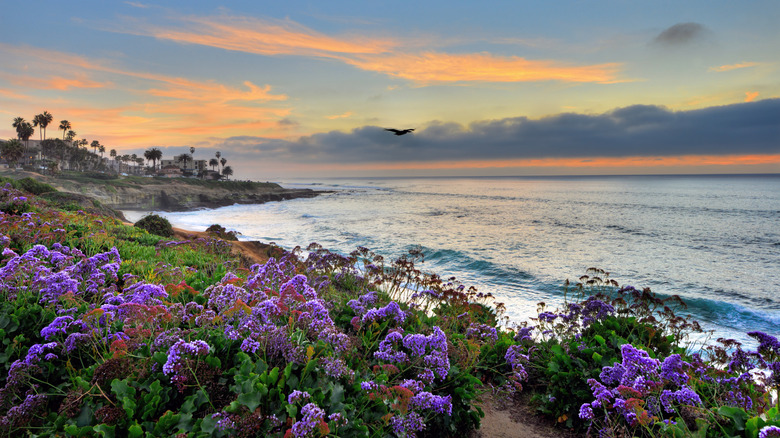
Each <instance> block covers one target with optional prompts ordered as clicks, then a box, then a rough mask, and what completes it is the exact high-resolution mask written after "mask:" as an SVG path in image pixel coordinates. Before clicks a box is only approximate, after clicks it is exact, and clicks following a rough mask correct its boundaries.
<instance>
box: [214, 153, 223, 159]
mask: <svg viewBox="0 0 780 438" xmlns="http://www.w3.org/2000/svg"><path fill="white" fill-rule="evenodd" d="M214 156H215V157H217V161H219V157H221V156H222V152H220V151H217V152H216V153H215V154H214Z"/></svg>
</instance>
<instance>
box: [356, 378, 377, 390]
mask: <svg viewBox="0 0 780 438" xmlns="http://www.w3.org/2000/svg"><path fill="white" fill-rule="evenodd" d="M360 388H361V389H362V390H363V391H375V390H376V389H377V388H379V385H377V384H376V383H375V382H374V381H372V380H369V381H367V382H360Z"/></svg>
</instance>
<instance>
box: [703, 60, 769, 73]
mask: <svg viewBox="0 0 780 438" xmlns="http://www.w3.org/2000/svg"><path fill="white" fill-rule="evenodd" d="M757 65H760V63H758V62H741V63H739V64H731V65H721V66H718V67H710V68H709V71H716V72H723V71H731V70H737V69H740V68H748V67H755V66H757Z"/></svg>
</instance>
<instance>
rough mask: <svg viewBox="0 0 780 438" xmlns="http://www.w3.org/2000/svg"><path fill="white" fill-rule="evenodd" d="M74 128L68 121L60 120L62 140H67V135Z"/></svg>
mask: <svg viewBox="0 0 780 438" xmlns="http://www.w3.org/2000/svg"><path fill="white" fill-rule="evenodd" d="M70 128H72V126H71V125H70V122H69V121H67V120H60V129H62V139H63V140H65V134H66V133H67V132H68V131H69V130H70Z"/></svg>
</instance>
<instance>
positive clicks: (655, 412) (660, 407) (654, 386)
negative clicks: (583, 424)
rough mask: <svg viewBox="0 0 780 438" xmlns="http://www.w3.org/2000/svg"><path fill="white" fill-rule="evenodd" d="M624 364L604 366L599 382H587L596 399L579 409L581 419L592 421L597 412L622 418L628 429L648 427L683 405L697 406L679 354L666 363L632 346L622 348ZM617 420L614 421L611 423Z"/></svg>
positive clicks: (608, 416)
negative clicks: (596, 410) (598, 410)
mask: <svg viewBox="0 0 780 438" xmlns="http://www.w3.org/2000/svg"><path fill="white" fill-rule="evenodd" d="M621 355H622V361H621V362H619V363H616V364H614V365H613V366H611V367H604V368H603V369H602V372H601V374H600V375H599V379H600V380H601V382H599V381H597V380H595V379H588V385H589V386H590V388H591V390H592V392H593V396H594V398H595V400H594V401H593V402H590V403H585V404H583V405H582V406H581V407H580V418H582V419H585V420H592V419H593V418H594V411H593V410H594V409H597V408H601V409H603V410H604V411H605V412H606V418H608V419H609V418H610V415H613V414H617V415H619V416H620V417H621V418H622V419H623V420H624V421H625V422H626V424H627V425H628V426H630V427H636V426H647V425H648V424H651V423H652V422H653V421H654V419H655V420H658V419H663V416H664V414H672V413H676V412H678V410H679V407H680V406H697V405H700V404H701V403H702V401H701V398H700V397H699V395H698V394H697V393H696V392H695V391H694V390H693V389H692V388H691V387H689V386H687V382H688V379H689V375H688V374H687V370H688V369H690V368H691V365H690V364H689V363H687V362H684V361H683V360H682V359H681V357H680V356H679V355H676V354H674V355H671V356H669V357H667V358H666V359H664V361H663V363H662V362H661V361H660V360H658V359H654V358H651V357H650V356H649V355H648V354H647V352H646V351H644V350H640V349H637V348H635V347H634V346H632V345H631V344H624V345H623V346H621ZM612 421H614V419H613V420H612Z"/></svg>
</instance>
